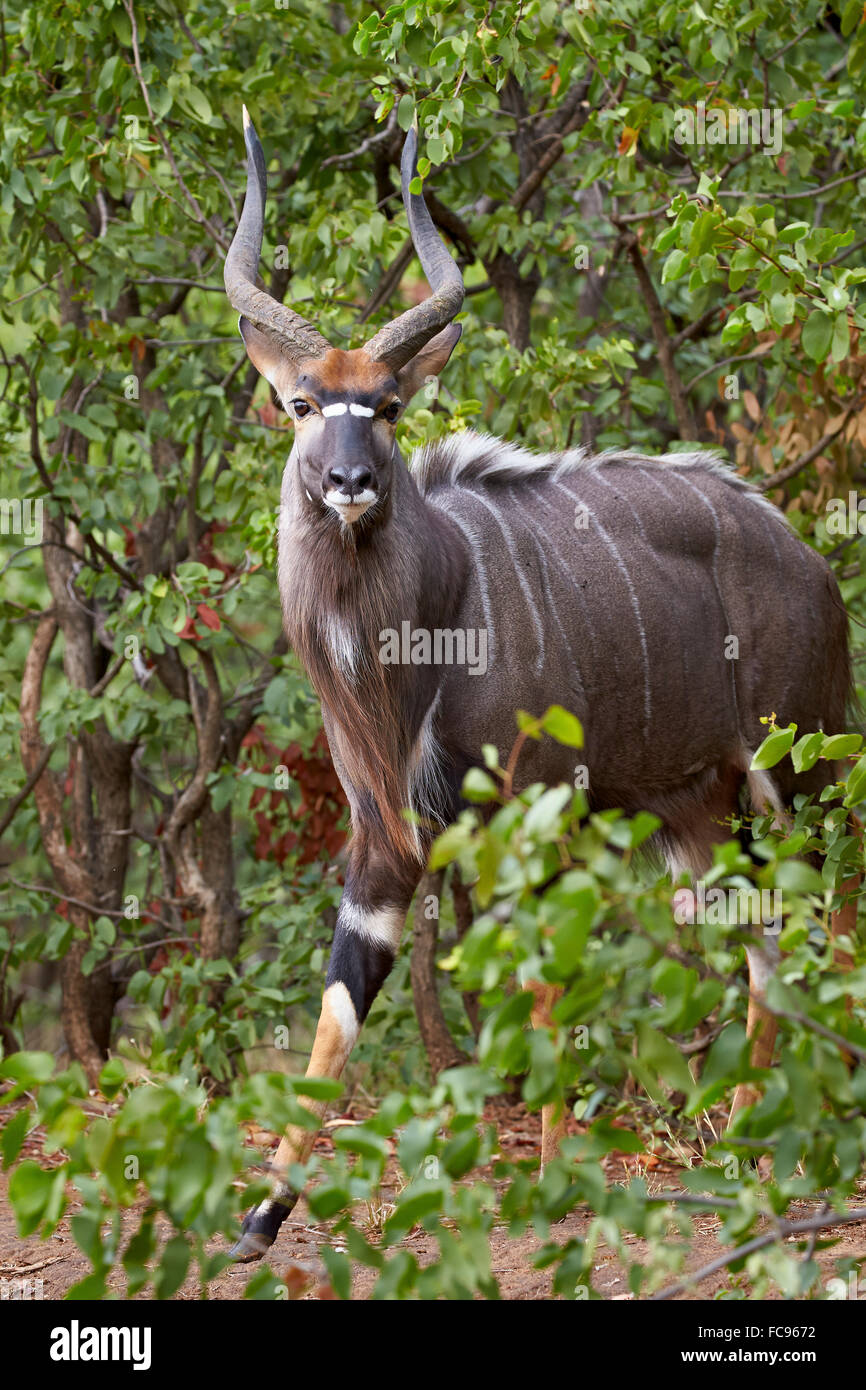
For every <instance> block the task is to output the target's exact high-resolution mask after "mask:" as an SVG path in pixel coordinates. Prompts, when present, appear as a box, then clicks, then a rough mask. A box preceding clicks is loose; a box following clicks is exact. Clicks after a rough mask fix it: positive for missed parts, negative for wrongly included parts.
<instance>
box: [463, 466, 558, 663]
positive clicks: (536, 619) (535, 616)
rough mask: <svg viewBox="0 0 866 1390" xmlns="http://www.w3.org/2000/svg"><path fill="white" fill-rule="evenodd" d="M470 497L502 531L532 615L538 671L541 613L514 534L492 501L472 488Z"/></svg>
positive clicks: (541, 644)
mask: <svg viewBox="0 0 866 1390" xmlns="http://www.w3.org/2000/svg"><path fill="white" fill-rule="evenodd" d="M472 497H473V500H474V501H476V502H480V503H481V505H482V506H483V507H486V509H487V511H488V512H490V513H491V515H492V516H493V518H494V520H495V522H496V524H497V526H498V527H499V529H500V531H501V532H502V536H503V539H504V541H505V544H506V547H507V549H508V553H509V555H510V556H511V559H512V561H513V562H514V573H515V574H516V575H517V582H518V584H519V585H520V587H521V589H522V590H523V597H524V598H525V599H526V606H527V608H528V609H529V612H530V614H531V616H532V622H533V625H534V627H535V633H536V636H537V637H538V656H537V657H536V658H535V669H536V671H540V670H541V669H542V667H543V665H544V624H543V623H542V621H541V614H540V613H539V611H538V607H537V605H536V602H535V599H534V598H533V597H532V590H531V589H530V587H529V585H528V583H527V581H526V575H525V574H524V573H523V569H522V568H521V565H520V561H519V560H518V558H517V551H516V549H515V547H514V536H513V534H512V532H511V528H510V527H509V525H508V523H507V522H506V521H505V519H504V517H502V516H501V515H500V513H499V512H498V510H497V509H496V507H494V505H493V503H492V502H490V501H489V500H488V499H487V498H486V497H485V496H484V495H483V493H480V492H478V491H476V490H474V489H473V491H472Z"/></svg>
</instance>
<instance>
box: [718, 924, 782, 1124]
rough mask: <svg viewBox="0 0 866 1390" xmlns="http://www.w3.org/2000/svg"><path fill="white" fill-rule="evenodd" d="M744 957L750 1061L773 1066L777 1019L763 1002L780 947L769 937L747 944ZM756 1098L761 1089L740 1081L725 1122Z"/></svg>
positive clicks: (777, 1026)
mask: <svg viewBox="0 0 866 1390" xmlns="http://www.w3.org/2000/svg"><path fill="white" fill-rule="evenodd" d="M746 958H747V960H748V963H749V1012H748V1015H747V1018H746V1036H747V1038H748V1039H749V1042H750V1043H751V1051H750V1054H749V1061H750V1063H751V1065H752V1066H753V1067H755V1068H756V1069H763V1068H765V1067H771V1066H772V1065H773V1053H774V1051H775V1047H776V1034H777V1032H778V1028H779V1025H778V1023H777V1022H776V1019H775V1018H774V1017H773V1015H772V1014H771V1013H769V1012H768V1011H767V1009H766V1007H765V1005H764V1001H765V999H766V994H767V985H768V983H769V981H770V979H771V978H772V976H773V974H774V972H775V969H776V966H777V965H778V963H779V947H778V945H777V944H776V942H775V941H774V940H773V938H772V937H768V938H766V940H765V941H763V942H762V943H761V945H758V944H757V943H756V944H755V945H753V946H747V947H746ZM759 1097H760V1092H759V1091H758V1089H757V1088H756V1086H754V1085H753V1083H752V1082H750V1081H741V1082H740V1084H739V1086H738V1087H737V1089H736V1091H735V1092H734V1099H733V1101H732V1102H731V1113H730V1115H729V1116H728V1125H729V1126H730V1125H731V1124H732V1123H733V1120H734V1116H735V1115H737V1114H739V1112H740V1111H741V1110H745V1109H746V1107H747V1106H749V1105H754V1104H755V1102H756V1101H757V1100H758V1099H759Z"/></svg>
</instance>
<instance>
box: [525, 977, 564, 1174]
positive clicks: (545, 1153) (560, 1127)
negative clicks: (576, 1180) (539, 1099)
mask: <svg viewBox="0 0 866 1390" xmlns="http://www.w3.org/2000/svg"><path fill="white" fill-rule="evenodd" d="M527 989H529V990H530V991H531V992H532V996H533V999H534V1003H533V1006H532V1012H531V1014H530V1019H531V1021H532V1026H533V1028H547V1029H552V1028H553V1027H554V1023H553V1010H554V1007H555V1006H556V1003H557V1001H558V1000H559V999H561V998H562V986H561V985H548V984H544V983H543V982H542V981H541V980H530V981H529V982H528V984H527ZM565 1129H566V1119H565V1105H564V1103H563V1102H562V1101H551V1102H550V1103H549V1104H547V1105H544V1106H542V1109H541V1172H542V1173H543V1172H544V1169H545V1167H546V1166H547V1164H548V1163H549V1162H550V1161H551V1159H553V1158H556V1156H557V1154H558V1153H559V1146H560V1144H561V1142H562V1140H563V1139H564V1138H565Z"/></svg>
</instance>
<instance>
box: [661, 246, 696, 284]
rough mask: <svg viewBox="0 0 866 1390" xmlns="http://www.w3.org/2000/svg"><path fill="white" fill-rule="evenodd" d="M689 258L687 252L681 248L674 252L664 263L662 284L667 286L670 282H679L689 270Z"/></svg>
mask: <svg viewBox="0 0 866 1390" xmlns="http://www.w3.org/2000/svg"><path fill="white" fill-rule="evenodd" d="M689 264H690V262H689V257H688V253H687V252H686V251H683V250H682V249H681V248H680V247H677V249H676V250H674V251H672V252H671V254H670V255H669V256H668V258H667V260H666V261H665V263H664V269H663V270H662V284H663V285H666V284H667V283H668V282H669V281H670V280H678V279H679V277H680V276H681V275H685V273H686V271H687V270H688V268H689Z"/></svg>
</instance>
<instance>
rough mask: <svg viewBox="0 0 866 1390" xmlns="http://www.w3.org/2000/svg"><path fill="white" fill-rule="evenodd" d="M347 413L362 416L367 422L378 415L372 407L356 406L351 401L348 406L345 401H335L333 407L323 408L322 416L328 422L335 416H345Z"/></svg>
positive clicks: (326, 406) (325, 406) (324, 406)
mask: <svg viewBox="0 0 866 1390" xmlns="http://www.w3.org/2000/svg"><path fill="white" fill-rule="evenodd" d="M347 411H348V412H349V414H350V415H361V416H363V418H364V419H365V420H372V418H373V416H374V415H375V414H376V412H375V410H373V409H372V407H371V406H369V405H356V404H355V402H354V401H350V402H349V404H348V405H347V404H346V402H345V401H335V403H334V404H333V405H323V406H322V415H323V417H324V418H325V419H326V420H330V419H331V418H332V417H333V416H334V415H345V414H346V412H347Z"/></svg>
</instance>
